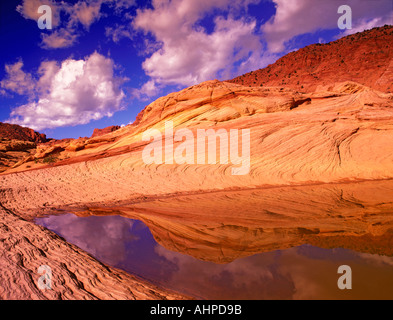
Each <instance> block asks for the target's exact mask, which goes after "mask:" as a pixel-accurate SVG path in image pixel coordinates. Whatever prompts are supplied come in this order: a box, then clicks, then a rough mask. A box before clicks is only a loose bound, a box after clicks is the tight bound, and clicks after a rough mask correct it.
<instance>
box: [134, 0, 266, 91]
mask: <svg viewBox="0 0 393 320" xmlns="http://www.w3.org/2000/svg"><path fill="white" fill-rule="evenodd" d="M248 3H249V2H248V1H237V2H235V3H234V2H233V1H229V0H214V1H212V0H209V1H207V0H186V1H180V0H174V1H168V0H160V1H159V0H155V1H153V7H154V8H153V9H146V10H138V12H137V16H136V18H135V21H134V26H135V27H136V28H139V29H140V30H143V31H144V32H146V33H151V34H152V35H153V36H154V38H155V41H156V43H160V47H159V48H158V49H156V50H155V51H154V53H153V54H152V55H151V56H150V57H148V58H147V59H146V60H145V61H144V62H143V65H142V67H143V69H144V71H145V72H146V74H147V75H148V76H150V77H151V80H152V81H151V80H150V81H149V82H148V83H146V84H145V85H144V88H145V89H147V87H149V86H151V85H152V84H153V83H155V84H175V85H178V84H180V85H193V84H196V83H199V82H202V81H205V80H210V79H214V78H216V77H219V78H227V77H230V76H231V75H232V74H233V73H234V72H235V71H234V68H235V64H238V65H241V66H242V68H244V69H246V68H247V66H249V67H250V64H251V63H253V62H255V61H256V60H258V59H259V58H260V57H261V54H262V44H261V42H260V38H259V37H258V36H257V35H255V34H254V32H255V31H256V30H255V29H256V21H255V20H252V19H245V18H239V19H236V18H235V17H234V16H233V15H232V14H230V12H231V9H232V10H234V8H235V7H236V8H238V7H243V8H244V7H246V6H247V5H248ZM214 8H218V9H222V10H226V11H227V12H229V14H228V16H226V17H224V16H217V17H216V18H215V19H214V25H215V27H214V30H213V32H210V33H209V32H208V31H207V30H205V29H204V28H202V27H201V26H200V25H198V21H199V20H200V19H201V18H203V17H204V15H205V14H206V13H207V12H209V11H210V10H212V9H214ZM234 11H235V10H234ZM256 56H257V57H256ZM248 71H250V70H248ZM144 88H142V89H144ZM145 91H146V90H145ZM152 92H155V90H153V91H152Z"/></svg>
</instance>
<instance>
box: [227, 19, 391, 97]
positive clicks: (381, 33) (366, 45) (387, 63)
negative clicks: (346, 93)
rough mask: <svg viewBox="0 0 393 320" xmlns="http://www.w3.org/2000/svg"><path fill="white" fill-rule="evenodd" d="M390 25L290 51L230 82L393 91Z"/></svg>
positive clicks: (304, 88) (305, 90) (309, 89)
mask: <svg viewBox="0 0 393 320" xmlns="http://www.w3.org/2000/svg"><path fill="white" fill-rule="evenodd" d="M392 43H393V26H384V27H380V28H374V29H371V30H368V31H364V32H361V33H356V34H352V35H349V36H347V37H344V38H342V39H339V40H337V41H334V42H331V43H327V44H313V45H310V46H308V47H305V48H303V49H300V50H298V51H296V52H291V53H289V54H288V55H286V56H284V57H282V58H281V59H279V60H278V61H277V62H275V63H274V64H271V65H269V66H268V67H266V68H264V69H260V70H256V71H252V72H250V73H247V74H245V75H242V76H239V77H237V78H235V79H233V80H230V81H229V82H233V83H238V84H242V85H247V86H253V87H254V86H255V87H259V86H261V85H262V86H285V87H290V88H294V89H296V90H299V91H302V92H309V91H314V90H315V89H316V87H317V86H318V85H329V84H332V83H335V82H344V81H353V82H357V83H360V84H363V85H366V86H367V87H370V88H373V89H376V90H379V91H383V92H393V84H392V79H393V76H392V75H393V50H392Z"/></svg>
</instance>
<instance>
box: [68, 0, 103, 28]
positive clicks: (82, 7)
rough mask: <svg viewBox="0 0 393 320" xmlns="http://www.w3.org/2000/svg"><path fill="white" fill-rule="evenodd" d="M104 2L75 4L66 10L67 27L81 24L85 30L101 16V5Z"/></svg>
mask: <svg viewBox="0 0 393 320" xmlns="http://www.w3.org/2000/svg"><path fill="white" fill-rule="evenodd" d="M103 2H105V0H96V1H87V2H81V1H79V2H77V3H75V4H74V6H72V7H71V8H69V9H68V11H69V14H70V17H71V18H70V21H69V25H76V24H78V23H80V24H82V25H83V26H84V27H85V28H86V29H88V28H89V27H90V25H91V24H92V23H93V22H95V21H97V20H99V18H100V16H101V14H100V10H101V5H102V3H103Z"/></svg>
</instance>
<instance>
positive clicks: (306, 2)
mask: <svg viewBox="0 0 393 320" xmlns="http://www.w3.org/2000/svg"><path fill="white" fill-rule="evenodd" d="M392 3H393V1H392V0H370V1H369V0H347V1H345V3H343V2H342V1H339V0H297V1H293V0H237V1H234V0H153V1H138V0H118V1H115V0H91V1H82V0H79V1H78V0H74V1H55V0H24V1H22V0H21V1H14V0H3V1H1V2H0V41H1V44H2V49H1V50H0V121H2V122H11V123H17V124H20V125H22V126H27V127H31V128H33V129H35V130H38V131H40V132H44V133H46V134H47V135H48V136H49V137H52V138H57V139H60V138H78V137H80V136H90V135H91V134H92V132H93V129H94V128H103V127H106V126H109V125H127V124H128V123H131V122H133V121H134V120H135V117H136V115H137V114H138V113H139V112H140V111H141V110H142V109H143V108H144V107H145V106H146V105H148V104H149V103H151V102H152V101H154V100H155V99H157V98H158V97H160V96H163V95H166V94H168V93H170V92H173V91H177V90H180V89H183V88H186V87H188V86H191V85H194V84H197V83H200V82H202V81H206V80H212V79H219V80H225V79H231V78H233V77H235V76H238V75H241V74H244V73H246V72H249V71H251V70H256V69H259V68H262V67H265V66H267V65H268V64H270V63H273V62H274V61H275V60H277V59H278V58H279V57H281V56H282V55H284V54H286V53H288V52H290V51H292V50H295V49H299V48H301V47H304V46H306V45H309V44H312V43H316V42H329V41H332V40H335V39H337V38H339V37H342V36H344V35H347V34H351V33H355V32H359V31H363V30H365V29H370V28H372V27H376V26H381V25H384V24H392V19H393V16H392V12H393V4H392ZM342 4H347V5H349V6H350V7H351V9H352V29H351V30H341V29H339V28H338V25H337V21H338V19H339V17H340V14H338V13H337V10H338V7H340V6H341V5H342ZM41 5H49V7H50V8H51V13H52V14H51V18H52V29H50V30H46V29H45V30H41V29H40V28H39V27H38V23H37V21H38V19H39V17H40V16H42V15H43V14H39V13H38V12H37V10H38V8H39V7H40V6H41Z"/></svg>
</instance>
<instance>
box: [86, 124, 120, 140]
mask: <svg viewBox="0 0 393 320" xmlns="http://www.w3.org/2000/svg"><path fill="white" fill-rule="evenodd" d="M118 129H120V126H109V127H106V128H104V129H94V131H93V135H92V136H91V137H92V138H95V137H99V136H103V135H105V134H108V133H111V132H113V131H116V130H118Z"/></svg>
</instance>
